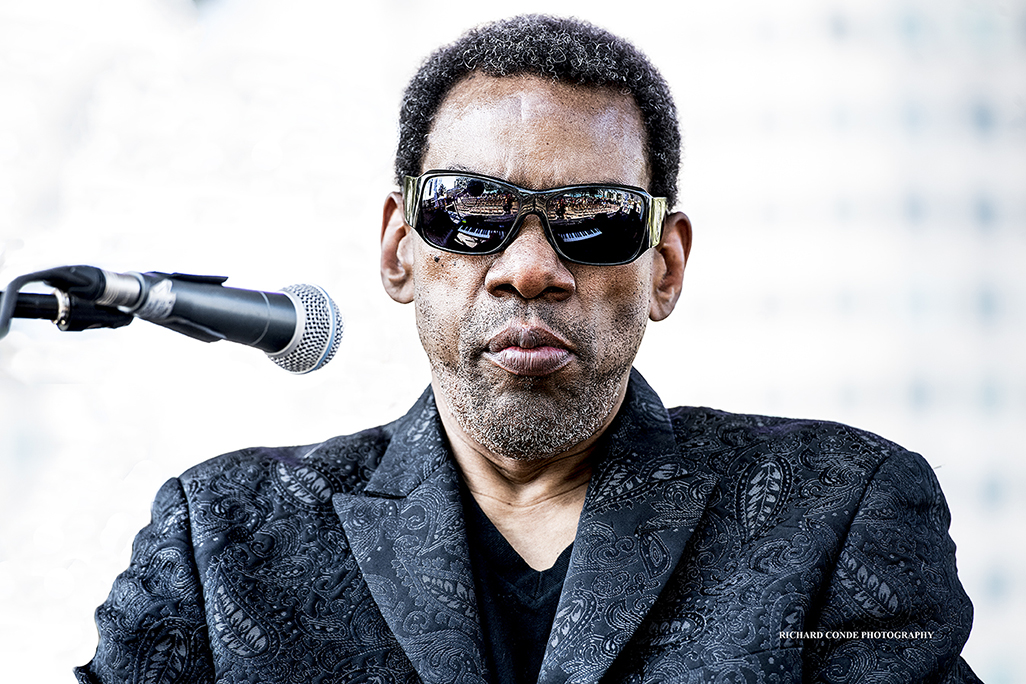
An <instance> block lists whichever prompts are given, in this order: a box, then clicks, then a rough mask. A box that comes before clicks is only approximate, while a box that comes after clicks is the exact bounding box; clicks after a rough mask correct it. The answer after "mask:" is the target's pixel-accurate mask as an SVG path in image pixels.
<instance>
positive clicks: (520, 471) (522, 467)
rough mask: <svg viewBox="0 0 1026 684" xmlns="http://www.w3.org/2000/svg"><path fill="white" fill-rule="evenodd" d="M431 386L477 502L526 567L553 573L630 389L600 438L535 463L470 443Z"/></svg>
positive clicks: (570, 538)
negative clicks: (601, 445) (600, 448)
mask: <svg viewBox="0 0 1026 684" xmlns="http://www.w3.org/2000/svg"><path fill="white" fill-rule="evenodd" d="M433 386H434V391H435V399H436V403H437V405H438V413H439V415H440V417H441V419H442V425H443V426H444V427H445V432H446V435H447V436H448V438H449V445H450V447H451V448H452V453H453V457H454V458H455V459H456V464H457V466H458V467H459V469H460V473H461V474H462V475H463V479H464V481H465V482H466V484H467V488H468V489H469V490H470V493H471V494H472V495H473V497H474V500H475V501H477V504H478V505H479V506H480V507H481V510H482V511H484V513H485V515H487V516H488V518H489V519H490V520H491V521H492V523H493V524H494V525H495V527H496V528H497V529H498V530H499V532H501V533H502V535H503V536H504V537H505V538H506V540H507V541H508V542H509V543H510V545H511V546H512V547H513V548H514V549H515V550H516V551H517V553H519V554H520V556H521V557H522V558H523V559H524V560H525V561H526V562H527V564H528V565H530V566H531V567H532V568H534V569H535V570H545V569H547V568H550V567H552V565H553V564H554V563H555V562H556V559H557V558H558V557H559V554H560V553H562V551H563V550H564V549H565V548H566V547H567V546H569V545H570V544H572V543H573V540H574V537H575V536H576V533H577V521H578V519H579V518H580V516H581V510H582V509H583V508H584V498H585V494H586V493H587V490H588V482H589V481H590V480H591V470H592V456H593V455H594V454H595V450H596V445H597V444H598V441H599V439H600V438H601V437H602V435H603V434H604V433H605V431H606V429H607V428H608V427H609V424H610V423H612V421H613V418H615V417H616V414H617V412H618V411H619V409H620V406H621V404H622V403H623V398H624V394H625V393H626V383H625V384H624V387H623V388H622V389H621V391H620V396H619V397H618V398H617V401H616V403H615V405H614V406H613V410H612V411H610V414H609V416H608V417H607V419H606V421H605V422H604V423H603V425H602V427H601V429H600V430H599V431H598V432H597V433H595V434H594V435H592V436H591V437H589V438H588V439H587V440H585V441H584V442H581V443H580V444H577V445H575V446H574V447H572V448H571V449H568V450H567V451H564V452H562V453H559V454H554V455H551V456H544V457H538V458H531V459H521V458H510V457H508V456H503V455H501V454H495V453H493V452H491V451H490V450H488V449H486V448H485V447H484V446H483V445H481V444H480V443H478V442H477V441H476V440H474V439H473V438H471V437H470V436H469V435H468V434H467V433H466V432H465V431H464V430H463V429H462V428H461V427H460V425H459V421H457V420H456V419H455V417H454V416H453V415H452V412H451V410H450V408H449V406H448V402H447V401H446V399H445V397H444V396H442V395H441V394H440V392H439V388H438V384H437V383H433Z"/></svg>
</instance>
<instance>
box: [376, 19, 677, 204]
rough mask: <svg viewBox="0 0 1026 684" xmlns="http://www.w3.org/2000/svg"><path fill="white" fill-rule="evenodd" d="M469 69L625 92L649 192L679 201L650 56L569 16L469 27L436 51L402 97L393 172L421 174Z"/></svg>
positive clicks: (672, 124)
mask: <svg viewBox="0 0 1026 684" xmlns="http://www.w3.org/2000/svg"><path fill="white" fill-rule="evenodd" d="M473 71H480V72H483V73H485V74H488V75H490V76H513V75H516V74H533V75H537V76H542V77H551V78H552V79H553V80H557V81H564V82H567V83H571V84H574V85H583V86H593V87H610V88H616V89H618V90H621V91H624V92H627V93H630V94H631V95H632V96H633V97H634V101H635V102H636V103H637V105H638V109H639V110H641V119H642V122H643V123H644V126H645V133H646V150H645V152H646V155H647V157H648V165H649V170H650V172H651V175H652V180H651V184H650V187H649V188H648V190H649V192H651V193H652V194H653V195H655V196H657V197H666V198H667V200H668V204H669V206H671V207H672V206H673V205H674V203H675V201H676V199H677V169H678V167H679V165H680V131H679V129H678V125H677V108H676V107H675V106H674V104H673V98H672V96H671V95H670V89H669V87H668V86H667V85H666V81H664V80H663V77H662V76H661V75H660V74H659V72H658V71H657V70H656V68H655V67H654V66H652V64H651V63H650V62H649V61H648V58H646V57H645V55H644V54H642V53H641V51H640V50H638V49H637V48H635V47H634V46H633V45H631V44H630V43H628V42H627V41H626V40H624V39H623V38H620V37H618V36H615V35H613V34H611V33H609V32H608V31H605V30H603V29H600V28H598V27H597V26H594V25H592V24H589V23H588V22H585V21H581V20H579V19H573V18H563V17H551V16H546V15H539V14H525V15H521V16H517V17H512V18H510V19H503V20H501V21H496V22H493V23H490V24H485V25H483V26H479V27H477V28H474V29H471V30H470V31H468V32H467V33H465V34H463V36H461V37H460V38H459V39H457V40H456V42H454V43H452V44H450V45H446V46H443V47H441V48H439V49H438V50H436V51H435V52H434V53H433V54H432V55H431V56H430V57H428V58H427V60H425V62H424V64H423V65H421V67H420V70H419V71H417V74H416V75H415V76H414V77H413V79H412V80H411V81H410V84H409V85H408V86H407V87H406V92H405V93H404V95H403V100H402V105H401V108H400V113H399V148H398V149H397V150H396V155H395V173H396V178H397V180H398V182H399V183H400V185H401V184H402V179H403V177H404V176H416V175H418V174H420V172H421V164H422V162H423V159H424V153H425V152H426V151H427V138H428V133H430V131H431V125H432V123H433V121H434V118H435V114H436V112H437V111H438V108H439V107H440V106H441V104H442V101H443V100H444V99H445V96H446V95H447V94H448V93H449V90H450V89H451V88H452V87H453V85H455V84H456V83H457V82H458V81H459V80H461V79H462V78H463V77H465V76H466V75H467V74H469V73H471V72H473Z"/></svg>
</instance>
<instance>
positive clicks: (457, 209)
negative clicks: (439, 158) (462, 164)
mask: <svg viewBox="0 0 1026 684" xmlns="http://www.w3.org/2000/svg"><path fill="white" fill-rule="evenodd" d="M519 208H520V206H519V202H518V198H517V194H516V192H514V191H513V190H512V189H511V188H507V187H505V186H503V185H500V184H498V183H492V182H489V181H487V180H482V179H480V178H470V177H467V176H436V177H433V178H429V179H428V180H427V181H425V182H424V189H423V191H422V192H421V196H420V213H419V218H418V221H417V222H418V228H419V229H420V230H421V231H422V232H423V235H424V239H425V240H427V242H429V243H430V244H432V245H434V246H435V247H440V248H442V249H447V250H451V251H454V252H462V253H464V254H486V253H488V252H492V251H494V250H496V249H498V247H499V245H501V244H502V241H503V240H504V239H505V238H506V236H507V235H508V234H509V231H510V229H511V228H512V227H513V223H514V221H515V219H516V216H517V211H518V209H519Z"/></svg>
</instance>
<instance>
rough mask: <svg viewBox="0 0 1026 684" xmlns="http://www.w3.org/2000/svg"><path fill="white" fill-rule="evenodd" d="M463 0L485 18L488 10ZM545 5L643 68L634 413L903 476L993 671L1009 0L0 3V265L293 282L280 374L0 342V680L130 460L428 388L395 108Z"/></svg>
mask: <svg viewBox="0 0 1026 684" xmlns="http://www.w3.org/2000/svg"><path fill="white" fill-rule="evenodd" d="M492 7H494V9H493V8H492ZM528 10H534V11H547V12H551V13H559V14H576V15H579V16H582V17H584V18H588V19H590V20H592V21H594V22H595V23H598V24H600V25H602V26H605V27H607V28H609V29H611V30H613V31H615V32H617V33H620V34H621V35H624V36H626V37H628V38H629V39H631V40H632V41H634V42H635V43H636V44H637V45H638V46H639V47H641V48H642V49H643V50H644V51H645V52H647V53H648V55H649V56H650V57H651V58H652V60H653V61H654V62H655V63H656V64H657V65H658V66H659V67H660V68H661V69H662V71H663V73H664V75H665V76H666V78H667V80H668V81H669V82H670V84H671V87H672V89H673V91H674V93H675V95H676V98H677V101H678V105H679V107H680V115H681V121H682V125H683V130H684V138H685V148H686V151H685V162H684V166H683V173H682V177H681V200H680V203H679V205H680V208H682V209H683V210H685V211H686V212H688V214H689V215H690V216H691V218H692V221H693V223H694V226H695V243H694V249H693V252H692V259H691V262H690V263H689V265H688V271H687V273H686V275H685V290H684V294H683V298H682V301H681V304H680V305H679V307H678V310H677V312H676V313H675V314H674V315H673V316H672V317H671V318H670V319H669V320H668V321H665V322H663V323H659V324H654V325H652V326H651V327H650V328H649V333H648V338H647V340H646V343H645V345H644V346H643V348H642V352H641V355H640V356H639V358H638V362H637V365H638V367H639V369H640V370H641V371H642V373H643V374H645V375H646V377H647V378H648V380H649V381H650V382H651V383H652V384H653V386H654V387H655V388H656V389H657V390H658V391H659V392H660V394H661V396H662V398H663V400H664V402H665V403H666V404H667V405H668V406H674V405H678V404H692V405H709V406H714V407H717V408H722V409H726V410H733V411H745V412H758V413H770V414H782V415H788V416H801V417H810V418H826V419H832V420H839V421H842V422H847V423H851V424H854V425H856V426H858V427H862V428H865V429H868V430H872V431H875V432H878V433H880V434H883V435H884V436H886V437H888V438H890V439H892V440H894V441H897V442H899V443H901V444H903V445H904V446H907V447H909V448H911V449H913V450H916V451H919V452H921V453H923V454H924V456H926V458H927V460H928V461H929V462H930V463H931V464H932V465H933V466H934V467H935V468H936V472H937V475H938V477H939V478H940V480H941V483H942V485H943V486H944V489H945V492H946V493H947V496H948V501H949V504H950V507H951V510H952V514H953V523H952V528H951V533H952V536H953V537H954V539H955V541H956V543H957V544H958V562H959V569H960V576H961V578H962V581H963V584H964V585H965V587H966V589H967V591H968V593H969V594H970V597H971V598H972V599H973V601H974V603H975V605H976V625H975V627H974V630H973V635H972V637H971V638H970V641H969V644H968V645H967V647H966V649H965V652H964V653H965V656H966V658H967V660H968V661H969V663H970V664H971V665H972V666H973V668H974V669H975V670H976V672H977V673H978V674H979V675H980V676H981V677H982V678H983V679H984V680H985V681H988V682H991V683H995V682H997V683H999V682H1012V681H1023V680H1026V664H1024V661H1023V659H1022V658H1021V656H1020V653H1021V649H1020V648H1019V647H1020V644H1021V633H1022V626H1021V620H1018V619H1017V618H1018V617H1019V616H1020V615H1021V614H1022V613H1023V612H1024V609H1026V595H1024V591H1026V576H1024V571H1023V569H1022V568H1023V561H1024V556H1026V544H1024V541H1026V540H1024V534H1023V532H1022V526H1023V524H1024V523H1026V514H1024V513H1026V510H1024V509H1026V475H1024V466H1023V461H1024V459H1023V456H1024V455H1026V454H1024V449H1023V446H1022V441H1021V437H1020V433H1021V428H1022V426H1023V423H1024V417H1026V362H1024V354H1023V349H1024V342H1026V339H1024V338H1026V335H1024V331H1026V321H1024V295H1026V277H1024V275H1023V274H1024V265H1026V258H1024V257H1026V2H1023V0H1015V1H1012V0H1006V1H1000V0H977V1H971V0H907V1H894V2H882V1H880V0H843V1H842V0H834V1H829V0H827V1H822V0H804V1H795V2H783V3H764V2H757V1H755V0H744V1H737V2H708V1H707V0H703V1H702V2H697V1H691V0H683V1H681V2H677V3H672V4H671V3H657V2H648V1H643V0H634V1H633V2H629V3H613V2H605V1H591V2H566V1H554V0H548V1H547V2H507V3H502V6H501V7H499V6H498V3H491V4H490V3H482V2H467V1H465V0H445V1H444V2H430V3H414V2H411V1H399V0H393V1H392V2H379V3H372V2H364V3H354V4H352V5H351V6H346V7H344V4H343V3H340V2H334V1H327V0H325V1H324V2H315V1H314V0H289V1H288V2H285V1H282V0H279V1H277V2H274V1H272V0H246V1H245V2H244V1H243V0H206V1H205V2H199V3H198V4H194V3H192V2H190V1H189V0H90V2H80V1H77V0H33V1H32V2H16V1H15V0H0V247H2V252H0V259H2V261H0V281H2V282H3V283H6V282H7V281H9V280H10V279H12V278H14V277H15V276H17V275H20V274H23V273H27V272H30V271H35V270H39V269H42V268H46V267H50V266H56V265H62V264H74V263H84V264H91V265H97V266H102V267H104V268H107V269H110V270H114V271H129V270H143V271H146V270H164V271H181V272H191V273H203V274H222V275H229V276H231V280H229V282H228V284H229V285H233V286H235V287H244V288H252V289H264V290H274V289H278V288H280V287H282V286H285V285H288V284H291V283H297V282H313V283H317V284H319V285H322V286H323V287H325V288H326V289H327V290H328V291H329V292H330V293H331V294H332V295H333V296H334V298H335V299H336V301H337V302H338V303H339V305H340V306H341V308H342V309H343V311H344V313H345V316H346V324H347V330H346V336H345V339H344V340H343V342H342V346H341V349H340V350H339V353H338V356H337V358H336V359H335V361H333V362H332V363H331V364H330V365H329V366H327V367H326V368H325V369H323V370H320V371H318V372H316V373H313V374H311V375H309V376H303V377H293V376H290V375H288V374H286V373H285V372H283V371H281V370H280V369H278V368H277V367H276V366H274V365H272V364H271V363H270V362H268V361H267V360H266V359H264V358H263V357H262V355H261V354H260V353H259V352H257V351H255V350H252V349H248V348H245V347H240V346H235V345H230V344H227V343H220V344H215V345H204V344H202V343H199V342H196V341H193V340H190V339H188V338H185V337H182V336H180V335H177V334H175V333H172V332H169V331H166V330H164V329H161V328H158V327H156V326H151V325H149V324H146V323H143V322H136V323H134V324H133V325H131V326H130V327H128V328H125V329H121V330H115V331H92V332H83V333H61V332H59V331H58V330H57V329H56V328H54V327H53V326H52V325H50V324H48V323H45V322H42V321H16V322H15V324H14V326H13V329H12V332H11V334H10V335H9V336H8V337H7V338H6V339H4V340H2V341H0V650H2V662H3V672H4V674H3V675H2V677H3V679H4V680H5V681H41V682H49V681H70V679H71V674H70V668H71V667H72V666H73V665H76V664H81V663H84V662H86V661H87V660H89V658H90V657H91V655H92V652H93V649H94V648H95V643H96V633H95V627H94V625H93V620H92V612H93V610H94V608H95V607H96V606H97V605H98V604H99V603H101V602H102V601H103V600H104V598H105V597H106V595H107V592H108V591H109V589H110V585H111V582H112V581H113V579H114V577H115V576H116V575H117V574H118V573H119V572H120V571H121V570H123V569H124V567H125V566H126V564H127V562H128V557H129V551H130V543H131V539H132V537H133V536H134V534H135V532H136V531H137V530H138V529H139V528H140V527H142V526H143V525H145V524H146V522H147V521H148V518H149V510H148V509H149V503H150V501H151V500H152V497H153V495H154V494H155V492H156V490H157V489H158V488H159V486H160V484H161V483H162V482H163V481H164V480H166V479H167V478H168V477H171V476H175V475H177V474H179V473H180V472H181V471H183V470H185V469H186V468H188V467H189V466H191V465H193V464H195V463H197V462H199V461H201V460H204V459H206V458H208V457H210V456H213V455H215V454H217V453H220V452H224V451H229V450H232V449H236V448H240V447H243V446H254V445H280V444H297V443H308V442H314V441H319V440H322V439H324V438H327V437H329V436H332V435H335V434H341V433H347V432H352V431H355V430H359V429H362V428H366V427H369V426H372V425H377V424H380V423H383V422H386V421H389V420H392V419H393V418H395V417H397V416H399V415H400V414H401V413H403V412H404V411H405V410H406V408H407V407H408V406H409V405H410V404H411V403H412V402H413V401H414V399H415V398H416V397H417V395H418V394H419V393H420V391H421V390H422V389H423V387H424V386H425V385H426V384H427V380H428V375H427V368H426V363H425V360H424V358H423V353H422V352H421V350H420V348H419V345H418V342H417V338H416V334H415V330H414V325H413V312H412V309H411V308H410V307H401V306H399V305H397V304H394V303H393V302H391V300H389V299H388V298H387V297H386V295H385V294H384V293H383V291H382V289H381V287H380V286H379V284H378V283H379V278H378V274H377V265H376V264H377V238H378V231H379V225H380V213H381V207H382V202H383V199H384V196H385V194H386V193H387V192H388V191H389V190H391V189H393V187H394V185H393V181H392V173H391V164H392V154H393V150H394V145H395V130H396V112H397V105H398V101H399V97H400V94H401V91H402V88H403V87H404V86H405V83H406V81H407V80H408V79H409V77H410V76H411V75H412V73H413V71H414V69H415V68H416V67H417V65H418V64H419V62H420V60H421V59H422V58H423V57H425V56H426V55H427V53H428V52H429V51H430V50H431V49H433V48H434V47H436V46H437V45H439V44H441V43H443V42H447V41H449V40H452V39H453V38H455V37H456V36H457V35H458V34H459V33H461V32H462V31H463V30H464V29H466V28H468V27H469V26H471V25H473V24H476V23H479V22H481V21H484V20H487V19H494V18H498V17H501V16H506V15H509V14H513V13H517V12H521V11H528Z"/></svg>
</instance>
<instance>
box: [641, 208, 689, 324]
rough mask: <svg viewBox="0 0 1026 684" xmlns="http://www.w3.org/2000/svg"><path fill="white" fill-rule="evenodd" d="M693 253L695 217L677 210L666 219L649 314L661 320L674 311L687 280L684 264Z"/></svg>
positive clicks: (654, 268) (656, 256)
mask: <svg viewBox="0 0 1026 684" xmlns="http://www.w3.org/2000/svg"><path fill="white" fill-rule="evenodd" d="M689 254H691V221H690V220H688V217H687V216H685V215H684V214H683V213H682V212H679V211H678V212H674V213H672V214H670V215H669V216H667V217H666V221H664V222H663V239H662V240H661V241H660V242H659V245H658V246H657V247H656V253H655V259H654V261H653V263H652V299H651V302H650V304H649V310H648V317H649V318H651V319H652V320H653V321H661V320H663V319H664V318H666V317H667V316H669V315H670V313H671V312H672V311H673V307H674V306H676V304H677V299H678V298H679V297H680V290H681V285H682V283H683V282H684V266H685V265H687V263H688V255H689Z"/></svg>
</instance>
